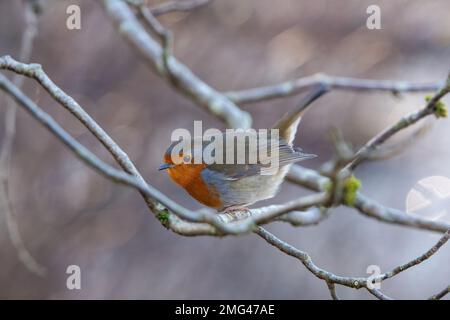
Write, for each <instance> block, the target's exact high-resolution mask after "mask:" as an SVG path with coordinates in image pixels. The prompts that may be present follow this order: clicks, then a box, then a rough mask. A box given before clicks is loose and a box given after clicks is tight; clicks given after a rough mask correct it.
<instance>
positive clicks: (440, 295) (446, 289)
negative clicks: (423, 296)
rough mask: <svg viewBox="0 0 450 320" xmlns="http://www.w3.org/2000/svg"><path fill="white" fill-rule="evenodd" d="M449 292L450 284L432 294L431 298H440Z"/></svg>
mask: <svg viewBox="0 0 450 320" xmlns="http://www.w3.org/2000/svg"><path fill="white" fill-rule="evenodd" d="M448 293H450V285H448V286H447V287H446V288H444V289H443V290H442V291H439V292H438V293H436V294H434V295H432V296H431V297H430V298H429V300H440V299H442V298H443V297H445V296H446V295H447V294H448Z"/></svg>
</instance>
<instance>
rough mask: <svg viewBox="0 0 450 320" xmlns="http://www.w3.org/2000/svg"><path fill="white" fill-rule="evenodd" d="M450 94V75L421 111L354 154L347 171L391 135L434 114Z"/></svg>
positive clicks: (414, 113)
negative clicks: (439, 104)
mask: <svg viewBox="0 0 450 320" xmlns="http://www.w3.org/2000/svg"><path fill="white" fill-rule="evenodd" d="M449 92H450V75H449V78H448V79H447V81H446V83H445V85H444V86H443V87H442V88H441V89H440V90H439V91H438V92H437V93H436V94H435V95H434V96H433V97H432V98H431V99H430V100H429V101H428V103H427V104H426V106H425V107H424V108H423V109H420V110H418V111H415V112H413V113H411V114H409V115H407V116H405V117H403V118H402V119H400V120H399V121H397V122H396V123H395V124H393V125H392V126H389V127H387V128H386V129H384V130H383V131H382V132H380V133H379V134H377V135H376V136H375V137H373V138H372V139H370V140H369V141H368V142H367V143H366V144H365V145H364V146H363V147H362V148H361V149H360V150H358V152H356V154H355V157H354V159H353V161H352V162H351V163H350V164H349V165H348V166H347V169H349V170H354V169H355V168H356V167H357V166H358V165H359V164H360V163H361V162H362V161H364V160H365V159H366V158H367V157H369V156H370V154H371V153H372V152H373V151H374V150H375V149H377V148H378V147H379V146H380V145H381V144H383V143H384V142H386V141H387V140H388V139H389V138H391V137H392V136H393V135H395V134H396V133H398V132H399V131H401V130H403V129H405V128H407V127H409V126H411V125H413V124H415V123H416V122H418V121H419V120H421V119H423V118H425V117H426V116H429V115H431V114H433V113H435V111H436V110H435V109H436V106H437V104H438V102H439V101H440V100H441V99H442V98H443V97H444V96H445V95H447V94H448V93H449Z"/></svg>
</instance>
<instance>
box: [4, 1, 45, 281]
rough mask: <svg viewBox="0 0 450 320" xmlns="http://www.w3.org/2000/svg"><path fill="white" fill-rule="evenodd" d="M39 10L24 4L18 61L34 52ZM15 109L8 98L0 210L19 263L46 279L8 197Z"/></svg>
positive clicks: (20, 79)
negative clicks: (24, 236)
mask: <svg viewBox="0 0 450 320" xmlns="http://www.w3.org/2000/svg"><path fill="white" fill-rule="evenodd" d="M39 10H40V7H39V4H38V3H36V2H32V1H31V0H28V1H25V2H24V12H25V14H24V17H25V29H24V32H23V35H22V40H21V45H20V53H19V56H20V59H21V60H23V61H29V60H30V57H31V52H32V49H33V42H34V39H35V37H36V35H37V13H38V11H39ZM23 79H24V78H23V77H21V76H20V75H18V74H16V75H14V77H13V82H14V83H15V84H16V85H17V86H18V87H21V86H22V84H23ZM16 118H17V117H16V105H15V103H14V100H12V99H10V98H9V97H8V98H7V101H6V113H5V136H4V139H3V144H2V147H1V150H0V208H1V210H0V211H1V212H4V213H5V217H6V226H7V228H8V233H9V237H10V239H11V242H12V244H13V245H14V247H15V248H16V250H17V255H18V257H19V260H20V261H21V262H22V263H23V264H24V265H25V267H26V268H27V269H28V270H29V271H30V272H32V273H34V274H36V275H38V276H41V277H43V276H45V274H46V268H45V267H44V266H42V265H41V264H39V263H38V262H37V261H36V259H35V258H34V257H33V256H32V255H31V253H30V252H29V250H28V249H27V248H26V246H25V243H24V241H23V239H22V237H21V235H20V231H19V225H18V222H17V218H16V216H15V212H14V210H13V206H12V203H11V201H10V196H9V174H10V168H11V157H12V151H13V145H14V138H15V134H16Z"/></svg>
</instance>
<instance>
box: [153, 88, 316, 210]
mask: <svg viewBox="0 0 450 320" xmlns="http://www.w3.org/2000/svg"><path fill="white" fill-rule="evenodd" d="M322 94H323V91H319V92H316V93H314V94H313V95H311V96H309V97H307V98H306V101H304V102H303V103H301V104H300V106H299V107H298V108H297V109H296V110H294V111H293V112H290V113H287V114H285V115H284V116H283V117H282V118H281V119H280V120H279V121H277V122H276V123H275V125H274V126H273V127H272V128H273V129H278V135H275V136H277V137H276V138H273V135H268V138H267V139H266V140H265V141H264V142H263V143H265V144H267V148H268V149H270V146H272V145H273V146H276V148H277V150H275V151H278V152H275V153H273V155H274V156H275V155H276V156H277V157H278V158H277V159H276V160H277V162H276V163H277V164H278V166H277V167H276V168H275V169H273V170H272V171H271V172H270V173H269V174H267V173H266V174H262V172H263V171H264V170H266V169H267V164H263V163H262V162H261V159H260V158H257V161H256V162H249V158H250V157H249V154H248V153H249V152H253V153H254V152H256V151H255V150H254V149H253V150H251V148H249V147H248V142H247V140H245V141H246V148H245V161H244V163H242V162H236V152H235V151H236V145H233V146H232V148H234V149H233V150H231V149H230V147H229V146H228V145H227V146H226V147H224V148H223V149H221V150H223V152H224V155H223V156H224V158H226V154H227V152H230V151H231V152H234V153H233V158H234V159H233V160H234V161H232V163H229V161H224V162H222V163H210V164H208V163H205V162H202V160H201V161H200V163H199V162H198V161H197V162H196V163H194V160H193V158H194V157H193V156H192V155H193V154H195V152H196V150H195V144H194V140H195V138H193V139H192V140H191V141H188V143H189V144H191V143H192V144H193V145H194V148H193V149H191V150H192V152H189V154H184V153H183V151H180V153H179V157H182V158H183V159H184V160H183V162H182V163H178V164H176V163H174V161H173V159H172V153H173V152H172V151H173V148H174V146H175V145H176V144H177V143H179V142H174V143H172V144H171V146H170V147H169V148H168V149H167V151H166V153H165V154H164V163H163V164H162V165H161V166H160V168H159V170H167V172H168V174H169V176H170V177H171V178H172V180H173V181H174V182H176V183H177V184H178V185H180V186H181V187H183V188H184V189H185V190H186V191H187V192H188V193H189V194H190V195H191V196H192V197H193V198H195V199H196V200H197V201H199V202H200V203H202V204H204V205H206V206H208V207H212V208H215V209H217V210H218V211H227V212H228V211H234V210H246V209H247V206H249V205H251V204H253V203H255V202H257V201H260V200H265V199H269V198H272V197H273V196H274V195H275V194H276V193H277V191H278V189H279V187H280V185H281V183H282V182H283V180H284V178H285V176H286V174H287V172H288V170H289V167H290V166H291V165H292V164H293V163H295V162H298V161H301V160H305V159H311V158H314V157H315V155H312V154H307V153H304V152H302V151H301V149H299V148H295V147H293V145H292V143H293V140H294V138H295V134H296V131H297V127H298V125H299V123H300V119H301V115H302V113H303V111H304V110H305V108H306V106H307V105H309V104H310V103H311V102H312V101H314V100H315V99H317V98H318V97H319V96H320V95H322ZM268 131H269V132H270V131H271V130H268ZM272 132H273V131H272ZM219 134H221V136H222V138H223V140H224V141H226V140H227V134H226V133H224V132H222V133H220V132H219ZM239 134H244V133H242V132H241V133H235V135H237V136H239ZM197 139H198V138H197ZM274 139H277V141H276V142H278V143H274ZM260 140H261V139H260V138H259V136H258V142H259V141H260ZM258 146H259V145H258ZM200 147H201V148H205V141H202V143H200ZM258 150H259V149H258ZM271 154H272V153H271ZM271 154H270V155H271ZM269 158H270V157H269ZM272 160H273V159H272Z"/></svg>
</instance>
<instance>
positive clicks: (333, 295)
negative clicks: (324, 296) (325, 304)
mask: <svg viewBox="0 0 450 320" xmlns="http://www.w3.org/2000/svg"><path fill="white" fill-rule="evenodd" d="M326 283H327V287H328V290H329V291H330V295H331V299H333V300H339V297H338V295H337V293H336V286H335V284H334V283H333V282H328V281H326Z"/></svg>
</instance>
